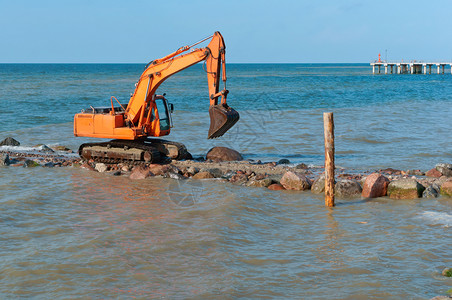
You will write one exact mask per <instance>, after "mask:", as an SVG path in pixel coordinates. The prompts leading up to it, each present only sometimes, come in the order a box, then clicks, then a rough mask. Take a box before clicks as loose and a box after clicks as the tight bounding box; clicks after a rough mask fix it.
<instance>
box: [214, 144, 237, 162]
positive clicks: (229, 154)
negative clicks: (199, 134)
mask: <svg viewBox="0 0 452 300" xmlns="http://www.w3.org/2000/svg"><path fill="white" fill-rule="evenodd" d="M206 159H211V160H213V161H216V162H220V161H238V160H243V157H242V155H241V154H240V153H239V152H237V151H235V150H233V149H230V148H226V147H213V148H212V149H210V150H209V152H207V155H206Z"/></svg>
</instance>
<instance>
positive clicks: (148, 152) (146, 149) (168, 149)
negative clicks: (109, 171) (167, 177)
mask: <svg viewBox="0 0 452 300" xmlns="http://www.w3.org/2000/svg"><path fill="white" fill-rule="evenodd" d="M79 155H80V156H81V157H82V158H83V159H86V160H91V159H92V160H94V161H95V162H102V163H107V164H115V163H128V164H134V165H136V164H142V163H158V162H161V161H163V160H165V158H170V159H176V160H181V159H188V158H191V155H190V153H189V152H188V151H187V148H186V147H185V145H183V144H181V143H177V142H171V141H166V140H160V139H143V140H137V141H129V140H111V141H109V142H102V143H86V144H82V145H80V147H79Z"/></svg>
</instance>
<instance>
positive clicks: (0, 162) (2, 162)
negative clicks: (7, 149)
mask: <svg viewBox="0 0 452 300" xmlns="http://www.w3.org/2000/svg"><path fill="white" fill-rule="evenodd" d="M10 164H11V161H10V160H9V155H8V153H0V167H1V166H9V165H10Z"/></svg>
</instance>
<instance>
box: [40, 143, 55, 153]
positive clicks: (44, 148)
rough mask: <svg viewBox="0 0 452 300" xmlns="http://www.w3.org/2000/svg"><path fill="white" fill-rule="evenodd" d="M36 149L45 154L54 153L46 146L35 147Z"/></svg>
mask: <svg viewBox="0 0 452 300" xmlns="http://www.w3.org/2000/svg"><path fill="white" fill-rule="evenodd" d="M36 147H37V148H38V150H39V151H40V152H45V153H53V152H55V151H53V150H52V149H50V148H49V147H48V146H47V145H37V146H36Z"/></svg>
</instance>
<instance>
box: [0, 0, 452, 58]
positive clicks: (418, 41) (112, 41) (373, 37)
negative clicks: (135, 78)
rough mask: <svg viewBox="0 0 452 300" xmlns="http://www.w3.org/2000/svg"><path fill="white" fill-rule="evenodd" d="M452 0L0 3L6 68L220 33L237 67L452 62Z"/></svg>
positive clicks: (158, 51)
mask: <svg viewBox="0 0 452 300" xmlns="http://www.w3.org/2000/svg"><path fill="white" fill-rule="evenodd" d="M451 12H452V1H450V0H443V1H436V0H431V1H407V0H402V1H395V0H392V1H386V0H382V1H363V0H362V1H354V0H350V1H348V0H342V1H337V0H336V1H332V0H317V1H314V0H310V1H286V0H279V1H265V0H262V1H254V0H242V1H234V0H232V1H196V0H195V1H187V0H186V1H171V0H167V1H150V0H148V1H145V0H128V1H125V0H124V1H115V0H109V1H105V0H90V1H86V0H77V1H72V0H68V1H62V0H60V1H56V0H40V1H32V0H29V1H27V0H17V1H12V0H0V28H1V29H0V62H3V63H10V62H39V63H41V62H63V63H64V62H75V63H78V62H88V63H92V62H100V63H102V62H107V63H128V62H131V63H144V62H147V61H150V60H152V59H155V58H159V57H162V56H164V55H166V54H168V53H170V52H172V51H173V50H175V49H177V48H179V47H180V46H183V45H188V44H191V43H194V42H196V41H198V40H200V39H201V38H203V37H205V36H208V35H210V34H212V33H213V32H214V31H216V30H219V31H220V32H221V33H222V34H223V36H224V39H225V43H226V46H227V61H228V62H233V63H311V62H312V63H319V62H366V63H367V62H369V61H370V60H373V59H376V58H377V56H378V53H379V52H381V54H382V57H383V58H384V57H385V56H386V50H387V57H388V59H389V60H399V59H405V60H410V59H419V60H448V61H450V60H452V39H451V38H450V37H451V32H450V28H451V22H450V18H451Z"/></svg>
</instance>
